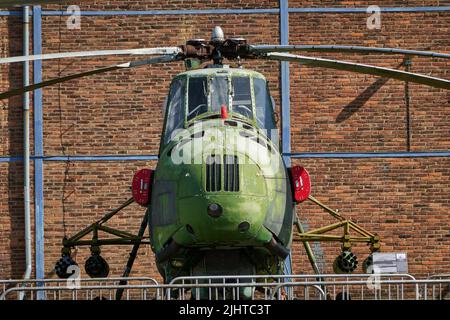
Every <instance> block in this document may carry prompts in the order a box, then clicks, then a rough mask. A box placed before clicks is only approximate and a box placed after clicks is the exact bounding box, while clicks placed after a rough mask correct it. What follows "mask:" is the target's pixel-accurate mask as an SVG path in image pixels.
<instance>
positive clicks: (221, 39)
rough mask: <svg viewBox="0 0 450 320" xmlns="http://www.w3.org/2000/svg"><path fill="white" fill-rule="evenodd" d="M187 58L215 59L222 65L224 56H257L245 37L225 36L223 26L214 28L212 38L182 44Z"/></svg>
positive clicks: (216, 63) (192, 40)
mask: <svg viewBox="0 0 450 320" xmlns="http://www.w3.org/2000/svg"><path fill="white" fill-rule="evenodd" d="M181 49H182V50H183V55H184V58H185V59H197V60H199V62H205V61H208V60H213V62H214V64H215V65H221V64H222V61H223V58H226V59H228V60H238V59H240V58H247V59H248V58H256V55H255V54H254V53H253V52H252V51H251V49H250V46H249V45H247V40H245V39H244V38H228V39H226V38H225V36H224V32H223V30H222V28H221V27H219V26H216V27H214V29H213V30H212V33H211V40H210V41H206V40H205V39H191V40H188V41H186V44H185V45H184V46H181Z"/></svg>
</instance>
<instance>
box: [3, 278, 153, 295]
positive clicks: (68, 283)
mask: <svg viewBox="0 0 450 320" xmlns="http://www.w3.org/2000/svg"><path fill="white" fill-rule="evenodd" d="M125 284H132V285H154V284H156V285H157V284H158V281H157V280H156V279H154V278H150V277H133V278H95V279H94V278H78V279H30V280H0V300H2V299H4V296H6V294H7V293H6V292H16V293H17V294H18V298H19V297H20V295H21V294H23V293H25V292H26V293H28V295H27V296H25V297H20V298H21V299H22V298H23V299H31V300H34V299H36V298H39V299H42V300H79V299H88V300H90V299H94V298H95V297H102V296H103V297H105V292H104V291H102V290H101V287H102V286H105V285H109V286H116V287H119V288H120V287H121V286H123V285H125ZM86 286H91V287H92V286H95V287H97V288H98V291H95V290H88V291H87V290H84V288H85V287H86ZM48 287H63V288H67V289H69V290H70V288H72V287H79V288H78V289H77V290H75V291H72V292H70V293H68V290H58V291H56V290H48V289H47V288H48ZM30 288H35V289H36V290H34V289H31V290H30ZM82 289H83V290H82ZM8 290H9V291H8ZM50 293H51V295H50ZM111 293H112V290H109V291H108V292H107V295H106V297H107V298H108V299H112V298H113V296H112V295H111ZM124 293H125V295H127V298H130V296H132V297H133V298H135V299H139V298H140V297H139V295H138V294H136V292H133V291H130V290H128V291H126V292H124ZM35 294H36V295H37V296H34V295H35ZM9 298H11V296H10V295H9Z"/></svg>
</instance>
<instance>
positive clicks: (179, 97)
mask: <svg viewBox="0 0 450 320" xmlns="http://www.w3.org/2000/svg"><path fill="white" fill-rule="evenodd" d="M185 93H186V81H185V79H177V80H174V81H173V82H172V85H171V87H170V92H169V113H168V114H167V122H166V132H165V135H164V141H165V143H167V142H169V140H170V135H171V133H172V132H173V131H174V130H175V129H178V128H181V127H182V126H183V122H184V113H185V103H184V102H185Z"/></svg>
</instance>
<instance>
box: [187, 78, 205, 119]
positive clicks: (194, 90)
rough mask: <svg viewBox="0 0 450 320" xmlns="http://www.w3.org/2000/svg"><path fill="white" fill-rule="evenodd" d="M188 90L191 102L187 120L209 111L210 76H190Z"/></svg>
mask: <svg viewBox="0 0 450 320" xmlns="http://www.w3.org/2000/svg"><path fill="white" fill-rule="evenodd" d="M188 91H189V92H188V97H189V104H188V115H187V120H188V121H189V120H191V119H193V118H195V117H196V116H198V115H199V114H202V113H205V112H207V111H208V78H206V77H192V78H189V89H188Z"/></svg>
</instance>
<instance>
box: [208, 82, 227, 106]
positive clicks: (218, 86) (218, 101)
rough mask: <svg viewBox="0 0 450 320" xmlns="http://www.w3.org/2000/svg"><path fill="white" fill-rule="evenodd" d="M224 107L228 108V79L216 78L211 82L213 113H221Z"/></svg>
mask: <svg viewBox="0 0 450 320" xmlns="http://www.w3.org/2000/svg"><path fill="white" fill-rule="evenodd" d="M223 105H225V106H228V79H227V78H226V77H214V78H213V79H212V81H211V111H213V112H220V110H221V107H222V106H223Z"/></svg>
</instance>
